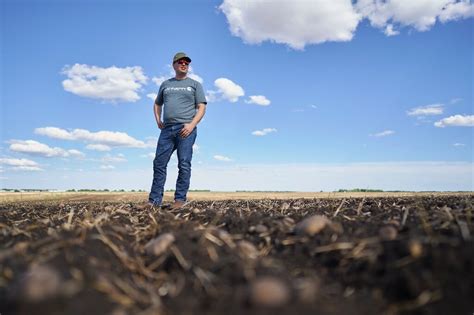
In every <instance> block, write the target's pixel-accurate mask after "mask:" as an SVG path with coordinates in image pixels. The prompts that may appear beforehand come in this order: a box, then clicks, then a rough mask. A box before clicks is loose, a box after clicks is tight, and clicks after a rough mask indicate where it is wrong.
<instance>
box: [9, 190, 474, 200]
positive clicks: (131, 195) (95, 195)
mask: <svg viewBox="0 0 474 315" xmlns="http://www.w3.org/2000/svg"><path fill="white" fill-rule="evenodd" d="M473 194H474V192H189V193H188V199H189V200H190V201H192V200H195V201H206V200H239V199H241V200H256V199H299V198H364V197H371V198H375V197H412V196H420V197H421V196H446V195H450V196H469V195H473ZM147 199H148V193H146V192H15V193H11V192H5V193H0V202H14V201H41V200H64V201H107V202H113V201H117V202H125V201H130V202H140V201H144V202H145V201H147ZM172 200H173V192H166V193H165V202H169V201H172Z"/></svg>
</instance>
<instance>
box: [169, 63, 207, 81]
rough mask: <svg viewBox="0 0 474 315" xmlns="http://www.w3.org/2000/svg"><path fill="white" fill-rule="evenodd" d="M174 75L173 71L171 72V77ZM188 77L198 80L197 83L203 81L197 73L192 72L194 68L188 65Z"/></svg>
mask: <svg viewBox="0 0 474 315" xmlns="http://www.w3.org/2000/svg"><path fill="white" fill-rule="evenodd" d="M174 76H175V73H174V72H173V77H174ZM187 76H188V77H189V78H191V79H193V80H196V81H198V82H199V83H201V84H202V83H203V82H204V80H203V79H202V78H201V77H200V76H199V75H197V74H196V73H194V69H193V67H192V66H189V71H188V75H187Z"/></svg>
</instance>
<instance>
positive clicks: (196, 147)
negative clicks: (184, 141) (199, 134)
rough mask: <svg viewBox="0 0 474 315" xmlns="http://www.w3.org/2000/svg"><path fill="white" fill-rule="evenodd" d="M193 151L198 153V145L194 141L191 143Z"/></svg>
mask: <svg viewBox="0 0 474 315" xmlns="http://www.w3.org/2000/svg"><path fill="white" fill-rule="evenodd" d="M193 151H194V152H195V153H198V152H199V146H198V145H197V144H196V143H195V144H193Z"/></svg>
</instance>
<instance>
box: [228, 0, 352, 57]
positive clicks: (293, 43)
mask: <svg viewBox="0 0 474 315" xmlns="http://www.w3.org/2000/svg"><path fill="white" fill-rule="evenodd" d="M219 9H220V10H221V11H222V12H223V13H224V14H225V16H226V18H227V22H228V23H229V28H230V31H231V33H232V34H233V35H235V36H238V37H241V38H242V39H243V40H244V42H246V43H250V44H258V43H261V42H263V41H267V40H268V41H272V42H276V43H279V44H286V45H288V46H290V47H292V48H293V49H304V47H305V45H308V44H318V43H323V42H326V41H350V40H351V39H352V37H353V36H354V32H355V30H356V27H357V24H358V23H359V20H360V16H359V14H358V13H357V12H356V11H355V9H354V8H353V6H352V3H351V0H339V1H333V0H313V1H304V0H292V1H285V0H274V1H267V0H253V1H246V0H224V2H223V3H222V5H221V6H220V7H219Z"/></svg>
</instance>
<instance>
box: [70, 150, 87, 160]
mask: <svg viewBox="0 0 474 315" xmlns="http://www.w3.org/2000/svg"><path fill="white" fill-rule="evenodd" d="M67 153H69V155H70V156H72V157H77V158H83V157H85V154H84V153H82V152H81V151H79V150H76V149H71V150H67Z"/></svg>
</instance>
